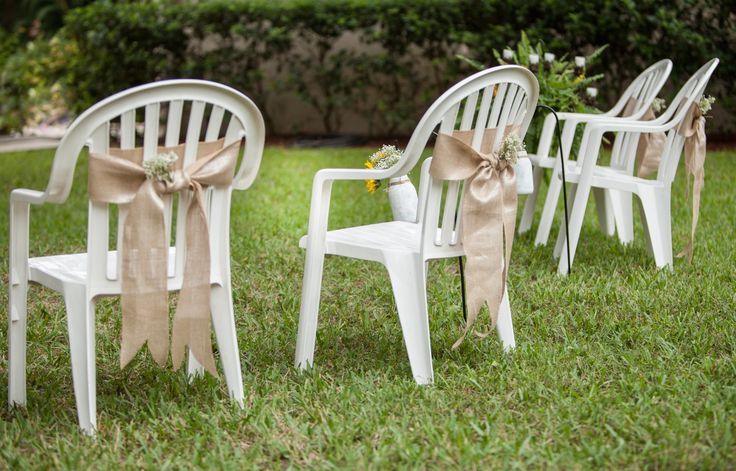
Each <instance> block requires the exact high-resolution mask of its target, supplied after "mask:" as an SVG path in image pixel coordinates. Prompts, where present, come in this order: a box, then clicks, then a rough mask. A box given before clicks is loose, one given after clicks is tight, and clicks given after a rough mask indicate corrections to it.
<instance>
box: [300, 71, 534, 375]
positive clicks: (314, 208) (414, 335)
mask: <svg viewBox="0 0 736 471" xmlns="http://www.w3.org/2000/svg"><path fill="white" fill-rule="evenodd" d="M538 97H539V86H538V84H537V80H536V78H535V77H534V75H533V74H532V73H531V72H529V71H528V70H527V69H525V68H522V67H518V66H501V67H495V68H492V69H488V70H485V71H482V72H479V73H477V74H475V75H473V76H471V77H468V78H466V79H465V80H463V81H461V82H460V83H458V84H456V85H455V86H453V87H452V88H450V89H449V90H447V91H446V92H445V93H444V94H443V95H442V96H441V97H440V98H438V99H437V100H436V101H435V102H434V103H433V104H432V106H430V108H429V110H427V112H426V113H425V114H424V116H423V117H422V119H421V121H420V122H419V124H418V125H417V127H416V129H415V130H414V133H413V134H412V136H411V139H410V140H409V143H408V145H407V147H406V151H405V152H404V155H403V157H402V159H401V160H400V161H399V162H398V163H397V164H396V165H395V166H393V167H391V168H389V169H386V170H367V169H323V170H320V171H318V172H317V174H316V175H315V176H314V183H313V187H312V199H311V206H310V213H309V233H308V236H306V237H305V238H303V239H302V240H301V243H300V244H301V246H302V247H306V249H307V253H306V261H305V266H304V282H303V285H302V298H301V307H300V314H299V332H298V338H297V346H296V358H295V363H296V366H297V367H300V368H307V367H308V366H311V365H312V364H313V361H314V347H315V340H316V333H317V315H318V311H319V302H320V288H321V284H322V269H323V264H324V257H325V255H327V254H330V255H341V256H345V257H352V258H358V259H363V260H371V261H375V262H379V263H382V264H383V265H384V266H385V267H386V268H387V270H388V273H389V276H390V278H391V285H392V288H393V292H394V297H395V300H396V306H397V310H398V313H399V320H400V323H401V328H402V331H403V336H404V342H405V344H406V349H407V353H408V356H409V362H410V365H411V371H412V374H413V376H414V379H415V380H416V382H417V383H419V384H428V383H432V382H433V380H434V373H433V370H432V353H431V348H430V335H429V317H428V312H427V292H426V262H427V261H428V260H431V259H438V258H448V257H458V256H461V255H463V254H464V251H463V246H462V243H461V230H462V224H461V217H460V213H459V211H458V206H459V203H460V197H461V195H462V191H461V190H462V182H461V181H437V180H432V179H431V178H430V176H429V173H428V172H429V164H430V159H427V160H425V162H424V164H423V165H422V169H421V180H420V188H419V208H418V211H417V219H418V220H417V221H416V222H399V221H391V222H384V223H379V224H371V225H367V226H360V227H351V228H345V229H339V230H334V231H329V232H328V231H327V221H328V217H329V210H330V192H331V189H332V183H333V182H334V181H335V180H365V179H386V178H391V177H395V176H400V175H404V174H406V173H407V172H408V171H409V170H411V169H412V168H413V167H414V166H415V165H416V164H417V162H418V160H419V158H420V157H421V153H422V151H423V150H424V149H425V147H426V146H427V143H428V141H429V139H430V138H431V136H432V133H433V131H434V130H435V129H436V128H437V126H439V130H440V132H443V133H450V132H452V131H453V130H476V132H475V134H474V138H473V141H472V146H473V148H475V149H476V150H478V149H480V145H481V139H482V136H483V131H484V129H486V128H499V129H505V127H506V126H507V125H515V126H518V127H519V135H520V137H522V138H523V137H524V135H525V134H526V130H527V128H528V126H529V123H530V121H531V119H532V115H533V114H534V108H535V106H536V103H537V99H538ZM479 102H480V105H478V103H479ZM458 118H459V119H458ZM478 131H479V132H478ZM496 134H497V135H496V141H495V145H494V149H498V147H499V146H500V144H501V138H502V135H503V133H496ZM443 188H444V189H445V191H444V192H443ZM443 202H444V205H443ZM441 208H444V209H443V210H442V212H441V211H440V210H441ZM499 243H502V241H499ZM499 263H501V260H499ZM497 329H498V333H499V335H500V337H501V341H502V342H503V345H504V347H505V348H511V347H513V346H514V344H515V343H514V332H513V326H512V322H511V309H510V305H509V301H508V294H507V293H505V295H504V299H503V302H502V306H501V310H500V314H499V319H498V324H497Z"/></svg>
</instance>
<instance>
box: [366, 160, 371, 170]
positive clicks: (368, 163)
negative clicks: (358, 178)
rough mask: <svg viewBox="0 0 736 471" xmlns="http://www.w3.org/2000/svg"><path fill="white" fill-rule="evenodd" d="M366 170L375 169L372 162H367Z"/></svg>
mask: <svg viewBox="0 0 736 471" xmlns="http://www.w3.org/2000/svg"><path fill="white" fill-rule="evenodd" d="M365 168H373V162H371V161H370V160H366V161H365Z"/></svg>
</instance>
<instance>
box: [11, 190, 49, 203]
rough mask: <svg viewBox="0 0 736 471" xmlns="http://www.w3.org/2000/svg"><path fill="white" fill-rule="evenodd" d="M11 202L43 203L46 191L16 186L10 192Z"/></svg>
mask: <svg viewBox="0 0 736 471" xmlns="http://www.w3.org/2000/svg"><path fill="white" fill-rule="evenodd" d="M10 202H11V203H16V202H18V203H28V204H43V203H44V202H46V193H45V192H43V191H36V190H27V189H25V188H16V189H15V190H13V191H11V192H10Z"/></svg>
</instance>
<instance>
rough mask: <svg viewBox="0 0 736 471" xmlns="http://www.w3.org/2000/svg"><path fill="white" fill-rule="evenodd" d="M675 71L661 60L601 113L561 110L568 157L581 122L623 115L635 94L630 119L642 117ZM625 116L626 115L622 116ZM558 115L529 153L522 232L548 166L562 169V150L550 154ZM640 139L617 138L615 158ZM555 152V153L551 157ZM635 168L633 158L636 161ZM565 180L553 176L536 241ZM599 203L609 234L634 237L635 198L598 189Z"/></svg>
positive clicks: (548, 224)
mask: <svg viewBox="0 0 736 471" xmlns="http://www.w3.org/2000/svg"><path fill="white" fill-rule="evenodd" d="M671 71H672V61H670V60H669V59H664V60H661V61H659V62H657V63H655V64H653V65H651V66H649V67H648V68H647V69H646V70H644V71H643V72H642V73H640V74H639V76H638V77H636V78H635V79H634V80H633V81H632V82H631V84H629V86H628V87H627V88H626V90H625V91H624V93H623V94H622V95H621V97H620V98H619V99H618V101H617V102H616V104H615V105H614V106H613V107H612V108H611V109H610V110H608V111H606V112H605V113H601V114H585V113H557V116H558V117H559V120H560V121H561V122H562V121H564V126H563V128H562V134H561V141H562V150H563V151H564V157H565V159H569V158H570V151H571V150H572V144H573V141H574V138H575V132H576V129H577V127H578V125H581V124H583V125H584V124H586V123H596V122H605V121H607V120H609V119H611V118H614V119H615V118H616V117H617V116H621V115H622V113H623V112H624V110H625V108H626V105H627V103H628V102H629V100H630V99H631V98H634V99H636V102H635V106H634V107H633V108H632V109H633V111H632V112H631V114H630V115H628V116H626V118H627V119H632V120H638V119H640V118H641V117H642V116H643V115H644V114H645V113H646V112H647V110H648V109H649V107H650V106H651V104H652V102H653V101H654V99H655V98H656V97H657V94H658V93H659V91H660V90H661V89H662V87H663V86H664V84H665V82H666V81H667V78H668V77H669V75H670V72H671ZM627 111H628V110H627ZM622 117H623V116H622ZM555 128H556V122H555V117H554V115H552V114H551V113H550V114H548V115H547V116H546V118H545V120H544V124H543V127H542V134H541V136H540V138H539V145H538V146H537V152H536V154H532V155H529V158H530V159H531V161H532V164H533V165H534V193H532V194H530V195H529V196H528V197H527V199H526V202H525V203H524V211H523V214H522V217H521V222H520V223H519V233H520V234H522V233H524V232H526V231H528V230H529V229H531V226H532V220H533V218H534V208H535V206H536V203H537V198H538V197H539V191H540V186H541V185H540V184H541V182H542V176H543V174H544V171H545V169H554V171H553V173H552V174H553V175H556V174H557V173H558V172H559V170H560V169H559V166H560V159H559V151H557V150H556V151H555V152H554V153H553V154H550V146H551V144H552V140H553V137H554V136H553V134H554V132H555ZM637 143H638V141H633V140H624V139H621V140H617V141H616V142H615V144H614V147H613V153H612V156H613V157H612V162H616V161H617V160H621V159H626V158H627V156H628V155H631V154H634V153H636V145H637ZM550 155H554V157H550ZM632 169H633V162H632ZM561 189H562V182H561V180H559V179H556V178H551V179H550V183H549V188H548V189H547V196H546V199H545V203H544V209H543V210H542V216H541V218H540V220H539V227H538V228H537V234H536V237H535V240H534V243H535V245H545V244H546V243H547V240H548V238H549V233H550V231H551V229H552V221H553V220H554V216H555V211H556V210H557V204H558V201H559V198H560V191H561ZM594 194H595V198H596V207H597V209H598V219H599V221H600V225H601V229H602V230H603V231H604V232H605V233H606V235H613V233H614V231H615V230H616V229H618V236H619V239H620V240H621V242H623V243H628V242H631V241H632V240H633V224H632V223H631V221H632V217H631V198H629V199H628V201H627V200H626V196H625V195H621V194H618V193H617V192H615V191H608V192H604V191H596V192H595V193H594Z"/></svg>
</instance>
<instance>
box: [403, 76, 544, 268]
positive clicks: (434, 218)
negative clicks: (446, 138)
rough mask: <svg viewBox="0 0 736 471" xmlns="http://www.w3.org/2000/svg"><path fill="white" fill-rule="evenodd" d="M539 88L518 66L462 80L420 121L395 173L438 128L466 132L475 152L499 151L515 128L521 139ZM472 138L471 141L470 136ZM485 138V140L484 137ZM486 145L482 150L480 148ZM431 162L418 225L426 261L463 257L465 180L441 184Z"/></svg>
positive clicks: (412, 160)
mask: <svg viewBox="0 0 736 471" xmlns="http://www.w3.org/2000/svg"><path fill="white" fill-rule="evenodd" d="M538 98H539V85H538V83H537V80H536V78H535V77H534V74H532V73H531V72H530V71H529V70H527V69H525V68H523V67H519V66H500V67H494V68H491V69H487V70H484V71H482V72H479V73H477V74H475V75H472V76H470V77H468V78H467V79H465V80H463V81H461V82H459V83H458V84H456V85H455V86H453V87H452V88H450V89H449V90H448V91H447V92H445V93H444V94H443V95H442V96H441V97H440V98H438V99H437V100H436V101H435V102H434V103H433V104H432V106H431V107H430V108H429V110H427V112H426V113H425V114H424V116H423V117H422V119H421V121H420V122H419V124H418V125H417V127H416V129H415V130H414V133H413V134H412V137H411V139H410V141H409V144H408V145H407V148H406V151H405V153H404V158H403V159H402V161H401V162H399V163H398V164H397V168H398V170H397V173H396V174H397V175H402V174H404V173H406V171H407V170H409V169H410V168H412V167H413V166H414V164H415V163H416V162H417V161H418V160H419V158H420V156H421V153H422V151H423V150H424V148H425V147H426V146H427V144H428V143H429V141H430V139H431V138H432V137H434V131H435V130H437V132H439V133H443V134H453V133H456V132H460V133H463V132H466V133H467V134H465V135H466V137H467V139H468V140H469V143H470V145H471V147H472V148H473V149H475V150H476V151H481V150H482V151H483V152H484V153H488V152H489V150H490V152H495V151H497V150H498V148H499V146H500V145H501V143H502V141H503V138H504V132H497V133H495V134H494V135H492V136H491V135H490V133H487V132H486V130H487V129H499V130H513V132H515V133H516V134H518V136H519V137H520V138H521V139H523V138H524V135H525V134H526V131H527V129H528V127H529V123H530V122H531V119H532V116H533V115H534V108H535V106H536V104H537V99H538ZM471 136H472V137H471ZM484 137H485V139H484ZM482 144H483V147H486V148H484V149H482V148H481V145H482ZM430 162H431V159H427V160H426V161H425V162H424V164H423V165H422V171H421V181H420V188H419V207H418V211H417V218H418V222H419V223H420V226H421V238H422V243H421V247H422V251H423V253H424V258H425V259H429V258H443V257H448V256H453V255H456V254H458V253H462V244H461V243H460V241H461V240H462V234H461V227H462V225H461V223H462V221H461V219H462V218H461V215H460V214H461V211H459V208H460V207H461V199H462V194H463V191H462V190H463V181H461V180H449V181H443V180H438V179H433V178H432V177H431V176H430V175H429V165H430Z"/></svg>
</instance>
